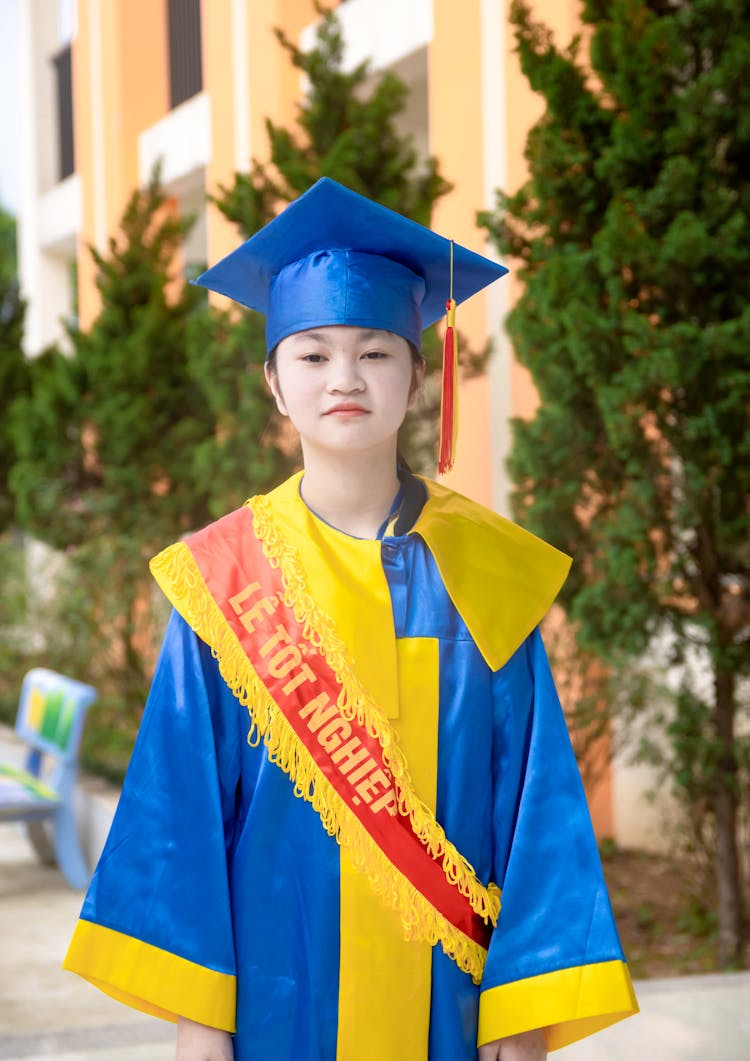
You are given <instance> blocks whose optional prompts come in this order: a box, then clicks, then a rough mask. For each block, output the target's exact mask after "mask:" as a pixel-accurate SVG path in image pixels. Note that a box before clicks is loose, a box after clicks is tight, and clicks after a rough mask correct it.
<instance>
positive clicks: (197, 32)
mask: <svg viewBox="0 0 750 1061" xmlns="http://www.w3.org/2000/svg"><path fill="white" fill-rule="evenodd" d="M167 17H168V32H169V105H170V107H172V108H174V107H177V106H179V105H180V103H184V102H185V100H186V99H190V97H191V96H195V95H196V94H197V93H198V92H200V91H201V89H202V88H203V70H202V55H201V5H200V0H167Z"/></svg>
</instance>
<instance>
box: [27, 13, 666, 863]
mask: <svg viewBox="0 0 750 1061" xmlns="http://www.w3.org/2000/svg"><path fill="white" fill-rule="evenodd" d="M509 7H510V0H464V2H463V3H461V4H457V3H455V0H409V2H408V3H406V4H405V3H403V0H344V2H342V3H340V4H338V15H339V18H340V21H341V25H342V29H343V33H344V39H345V43H346V63H347V64H351V65H354V64H356V63H358V62H360V61H361V60H363V59H365V58H367V59H369V61H370V63H371V66H372V69H373V71H374V72H376V73H377V72H381V71H385V70H393V71H395V72H396V73H397V74H398V75H399V76H400V77H401V78H402V80H404V81H405V82H406V84H407V86H408V88H409V103H408V107H407V108H406V111H405V113H404V115H403V127H404V130H405V131H409V132H410V133H412V135H413V136H414V137H415V141H416V143H417V144H418V146H419V147H420V148H421V149H422V150H423V151H424V152H425V153H428V152H429V153H430V154H432V155H435V156H436V157H437V158H438V160H439V163H440V168H441V172H442V174H443V175H444V176H445V177H446V178H447V179H448V180H449V181H450V182H451V183H452V184H453V185H454V190H453V191H452V192H451V194H450V195H448V196H446V197H445V198H443V199H441V200H440V201H439V202H438V204H437V206H436V210H435V215H434V217H433V224H434V227H435V228H436V229H437V230H438V231H440V232H442V233H444V234H446V235H450V236H451V237H452V238H454V239H456V240H457V241H459V242H461V243H463V244H465V245H466V246H468V247H471V248H473V249H475V250H477V251H479V252H480V253H485V254H489V255H491V254H492V253H493V251H492V249H491V248H489V247H488V246H487V245H486V242H485V240H484V238H483V233H482V232H480V230H479V229H478V228H477V227H476V224H475V217H476V212H477V211H478V210H481V209H484V208H488V207H492V206H493V205H494V192H495V189H497V188H502V189H504V190H507V191H512V190H514V189H515V188H516V187H518V185H519V184H520V183H521V182H522V181H523V179H524V173H525V170H524V161H523V148H524V143H525V139H526V135H527V132H528V130H529V128H530V127H531V125H532V124H533V123H534V121H535V120H536V119H537V118H538V116H539V114H540V112H541V104H540V102H539V100H538V99H536V98H535V97H534V96H533V94H532V93H531V91H530V89H529V87H528V85H527V83H526V81H525V79H524V78H523V75H522V74H521V71H520V68H519V65H518V61H517V57H516V56H515V54H514V51H513V44H514V42H513V38H512V32H511V28H510V26H509V22H508V11H509ZM533 7H534V9H535V13H536V14H537V15H538V17H539V18H540V19H541V20H543V21H544V22H545V23H546V24H547V25H549V26H551V27H552V28H553V30H554V32H555V33H556V35H557V36H558V39H559V40H560V41H562V42H565V41H567V40H569V38H570V37H571V36H572V34H573V32H574V31H575V29H576V11H577V7H578V5H577V3H576V0H534V4H533ZM20 8H21V10H20V22H21V25H20V39H19V56H20V66H21V71H22V73H21V78H22V85H21V92H20V93H19V99H21V100H22V104H21V105H22V110H23V113H22V116H21V119H22V120H21V124H22V127H23V129H24V146H23V158H22V167H23V180H22V186H23V193H22V196H23V197H22V201H21V205H20V217H19V235H20V239H19V259H20V274H21V283H22V289H23V292H24V294H25V296H26V297H27V299H28V316H27V329H26V343H27V352H28V353H29V355H31V356H33V355H35V354H37V353H38V352H39V351H41V350H42V349H43V348H44V347H45V346H46V345H47V344H49V343H50V342H53V341H57V340H59V339H60V337H61V334H62V325H61V322H62V321H63V320H64V319H65V318H67V317H70V316H71V315H77V316H78V319H79V321H80V323H81V325H82V326H84V327H85V326H86V325H87V324H88V323H90V322H91V321H92V320H93V319H94V317H95V316H96V313H97V310H98V303H97V291H96V287H95V284H94V263H93V261H92V258H91V254H90V252H89V247H91V246H93V247H95V248H97V249H98V250H100V251H106V247H107V243H108V240H109V239H110V237H111V236H112V235H113V234H114V233H115V232H116V230H117V226H118V222H119V218H120V216H121V214H122V211H123V208H124V206H125V204H126V202H127V200H128V198H129V196H130V194H131V193H132V191H133V189H134V188H135V187H137V186H138V185H139V184H142V183H144V182H145V181H146V180H147V179H148V177H149V174H150V173H151V170H152V167H153V166H154V164H155V163H156V162H157V161H159V162H160V163H161V166H162V179H163V181H164V183H165V185H166V187H167V189H168V191H169V192H170V194H171V195H172V196H173V197H174V199H175V200H176V201H177V203H178V204H179V207H180V208H181V209H183V210H186V211H189V212H191V213H194V214H195V215H196V217H197V223H196V224H195V226H194V228H193V230H192V233H191V236H190V239H189V243H188V245H187V246H186V248H185V257H186V259H187V261H186V265H187V266H188V267H190V266H196V265H205V264H206V263H208V264H211V263H213V262H215V261H217V260H218V259H219V258H220V257H221V256H222V255H223V254H225V253H227V252H228V251H229V250H230V249H231V248H232V247H234V246H235V245H236V243H237V232H236V230H235V229H234V228H233V226H231V225H230V224H229V223H228V222H227V221H226V220H225V219H224V218H223V217H222V215H221V214H220V213H219V211H218V210H217V209H216V208H215V207H213V206H211V205H210V204H209V203H208V202H207V195H209V194H211V193H215V192H216V191H217V190H218V187H219V185H230V184H231V183H232V180H233V175H234V173H235V172H236V171H244V170H247V169H248V168H249V165H250V160H251V159H253V158H254V159H257V160H259V161H261V162H262V161H265V160H266V159H267V157H268V142H267V138H266V133H265V125H264V122H265V120H266V118H270V119H272V120H273V121H274V122H275V123H277V124H281V125H290V124H292V123H293V121H294V116H295V108H296V106H297V104H298V102H299V100H300V98H301V96H302V93H303V92H304V90H305V89H304V84H303V83H302V82H301V78H300V76H299V73H298V71H296V70H295V69H294V68H293V67H292V66H291V64H290V62H289V60H288V56H287V54H286V52H285V51H284V50H283V49H282V48H281V47H280V45H279V43H278V41H277V40H276V37H275V36H274V33H273V30H274V27H282V28H283V29H284V31H285V33H286V34H287V36H288V37H290V38H291V39H292V40H295V41H298V42H299V43H300V45H301V46H302V47H305V46H306V45H309V44H310V43H311V40H312V36H313V34H314V29H315V24H316V19H317V18H318V15H317V13H316V9H315V5H314V2H313V0H25V2H24V3H23V4H21V5H20ZM517 293H518V282H517V281H516V280H515V279H514V277H513V274H512V273H511V276H510V277H509V278H508V279H506V280H504V281H502V282H501V283H498V284H495V285H493V286H492V288H491V289H490V290H489V291H488V292H486V293H483V294H480V295H479V296H477V297H475V298H474V299H472V300H471V302H470V303H468V304H466V305H465V306H463V307H461V310H460V321H459V327H460V330H461V331H462V332H463V333H465V334H466V335H467V336H468V337H469V339H470V341H471V342H472V345H473V346H474V347H475V348H478V347H481V346H482V345H483V343H484V342H485V341H486V340H487V339H491V341H492V356H491V360H490V364H489V369H488V372H487V374H486V375H484V376H483V377H481V378H476V379H472V380H470V381H467V382H464V384H463V385H462V392H461V441H460V447H459V454H458V460H457V463H456V467H455V468H454V470H453V471H452V472H451V474H450V476H449V477H448V481H449V483H450V485H452V486H454V487H455V488H456V489H459V490H461V491H462V492H463V493H465V494H468V495H469V496H471V497H473V498H475V499H476V500H478V501H480V502H482V503H484V504H486V505H488V506H490V507H492V508H494V509H495V510H497V511H499V512H503V513H507V508H508V495H509V482H508V478H507V473H506V470H505V458H506V456H507V453H508V450H509V444H510V432H509V420H510V417H511V416H514V415H527V414H528V413H529V412H530V411H531V410H532V409H533V406H534V402H535V395H534V390H533V387H532V385H531V383H530V381H529V379H528V377H527V375H526V373H525V371H524V370H523V369H522V368H521V367H520V366H518V364H517V363H515V361H514V358H513V353H512V349H511V347H510V344H509V341H508V339H507V337H506V335H505V333H504V330H503V320H504V317H505V315H506V314H507V312H508V309H509V306H510V305H511V303H512V301H513V299H514V298H515V297H516V295H517ZM591 796H592V809H593V813H594V818H595V822H596V826H597V829H598V831H599V833H600V834H602V835H615V836H617V838H618V839H619V840H620V841H621V842H624V843H634V842H637V843H643V842H644V841H645V842H648V841H649V830H654V836H656V835H658V833H657V831H656V825H655V823H649V821H648V808H647V806H646V805H645V804H644V803H643V802H642V801H640V800H639V801H637V803H635V804H634V801H633V790H632V785H631V783H630V772H629V771H628V770H627V769H624V768H619V769H618V770H616V771H614V772H613V773H609V772H607V773H606V774H605V777H604V780H603V781H600V783H599V784H598V785H597V787H596V789H595V790H594V791H593V792H592V793H591ZM634 806H638V807H639V810H638V812H637V814H634V812H633V807H634ZM644 828H645V830H646V831H645V833H644Z"/></svg>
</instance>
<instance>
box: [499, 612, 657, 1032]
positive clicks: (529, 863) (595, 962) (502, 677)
mask: <svg viewBox="0 0 750 1061" xmlns="http://www.w3.org/2000/svg"><path fill="white" fill-rule="evenodd" d="M493 697H494V703H495V734H494V741H493V758H494V763H493V772H494V776H495V778H496V781H495V787H494V793H493V827H494V845H495V846H494V866H493V869H494V872H495V874H496V876H495V879H496V880H498V881H499V882H500V883H501V887H502V909H501V911H500V917H499V919H498V923H497V927H496V929H495V931H494V932H493V936H492V939H491V942H490V947H489V952H488V957H487V964H486V967H485V972H484V979H483V982H482V988H481V994H480V1003H479V1037H478V1042H479V1044H480V1045H482V1044H483V1043H487V1042H492V1041H494V1040H495V1039H500V1038H503V1037H505V1036H508V1035H514V1034H517V1033H519V1032H523V1031H528V1030H531V1029H533V1028H545V1029H546V1037H547V1048H548V1050H555V1049H558V1048H559V1047H562V1046H566V1045H567V1044H568V1043H572V1042H575V1041H576V1040H577V1039H581V1038H583V1037H584V1036H586V1035H590V1034H591V1033H593V1032H595V1031H599V1030H600V1029H602V1028H604V1027H606V1026H607V1025H609V1024H613V1023H614V1022H615V1021H617V1020H620V1019H622V1018H623V1017H627V1016H629V1015H630V1014H632V1013H635V1012H637V1010H638V1005H637V1002H636V999H635V995H634V992H633V987H632V984H631V980H630V974H629V971H628V967H627V965H626V964H625V959H624V957H623V953H622V949H621V947H620V942H619V938H618V935H617V928H616V926H615V922H614V918H613V915H612V909H611V906H610V903H609V897H608V894H607V888H606V885H605V882H604V877H603V873H602V868H601V862H600V859H599V853H598V849H597V845H596V840H595V837H594V833H593V828H592V825H591V820H590V817H589V812H588V807H587V804H586V798H585V795H584V792H583V786H582V783H581V779H580V774H579V772H578V767H577V764H576V761H575V756H574V754H573V749H572V747H571V744H570V739H569V736H568V732H567V728H566V725H565V719H564V717H563V713H562V709H561V707H560V703H559V700H558V697H557V692H556V690H555V686H554V683H553V679H552V675H551V673H550V669H549V664H548V662H547V657H546V654H545V651H544V646H543V644H542V640H541V636H540V634H539V632H538V631H535V632H534V633H533V634H532V635H531V636H530V637H529V638H528V639H527V641H526V642H525V643H524V644H523V645H522V646H521V648H519V649H518V651H517V652H516V653H515V655H514V656H513V657H512V658H511V659H510V660H509V662H508V663H507V664H505V666H504V667H502V668H501V669H500V670H499V671H497V672H496V674H495V675H494V677H493Z"/></svg>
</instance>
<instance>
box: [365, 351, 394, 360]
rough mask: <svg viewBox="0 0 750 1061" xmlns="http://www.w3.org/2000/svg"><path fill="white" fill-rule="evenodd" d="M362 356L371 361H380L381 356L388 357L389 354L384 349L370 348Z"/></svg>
mask: <svg viewBox="0 0 750 1061" xmlns="http://www.w3.org/2000/svg"><path fill="white" fill-rule="evenodd" d="M362 357H364V358H367V359H368V360H369V361H378V360H380V358H383V357H388V354H386V352H385V351H384V350H368V351H367V353H366V354H363V355H362Z"/></svg>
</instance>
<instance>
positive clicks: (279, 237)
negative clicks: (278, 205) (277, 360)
mask: <svg viewBox="0 0 750 1061" xmlns="http://www.w3.org/2000/svg"><path fill="white" fill-rule="evenodd" d="M451 250H452V254H453V262H452V265H453V298H454V299H455V301H456V303H459V304H460V303H461V302H464V301H465V300H466V299H467V298H470V297H471V295H474V294H476V292H478V291H481V290H482V288H484V287H486V286H487V285H488V284H490V283H492V282H493V281H494V280H497V279H499V278H500V277H501V276H503V275H504V274H505V273H507V271H508V270H507V269H506V268H505V267H504V266H502V265H500V264H498V263H497V262H494V261H491V260H490V259H489V258H484V257H482V255H480V254H475V253H474V252H473V251H470V250H468V249H467V248H465V247H462V246H460V245H458V244H452V242H451V240H449V239H446V238H445V237H444V236H440V235H438V234H437V233H435V232H432V231H431V230H430V229H428V228H425V227H424V226H423V225H420V224H418V223H417V222H416V221H411V220H409V219H408V218H406V217H403V216H402V215H401V214H397V213H396V212H395V211H393V210H389V209H388V208H387V207H384V206H381V205H380V204H379V203H376V202H373V201H372V200H370V199H366V198H365V197H364V196H362V195H359V194H358V193H357V192H353V191H351V189H349V188H345V187H344V186H343V185H341V184H338V183H337V182H336V181H333V180H331V179H330V178H328V177H323V178H321V179H320V180H319V181H317V183H316V184H314V185H313V186H312V187H311V188H310V189H309V190H308V191H306V192H305V193H304V194H303V195H301V196H300V197H299V199H296V200H295V201H294V202H292V203H290V204H289V206H287V207H286V208H285V209H284V210H283V211H282V212H281V213H280V214H279V215H278V216H277V217H275V218H274V219H273V220H272V221H270V222H269V223H268V224H267V225H265V226H264V227H263V228H262V229H260V230H259V231H258V232H256V233H255V235H254V236H252V237H251V238H250V239H249V240H247V241H246V242H245V243H243V244H241V245H240V246H239V247H237V248H236V249H235V250H234V251H232V252H231V253H230V254H228V255H227V256H226V257H224V258H222V259H221V261H219V262H217V264H216V265H214V266H213V267H212V268H210V269H208V270H207V271H206V272H205V273H203V274H202V275H201V276H200V277H198V279H197V281H196V283H198V284H200V285H201V286H203V287H207V288H209V289H210V290H212V291H216V292H218V293H219V294H222V295H226V296H227V297H228V298H231V299H234V300H235V301H236V302H239V303H241V304H242V305H243V306H247V307H249V308H250V309H254V310H257V311H258V312H260V313H263V314H265V315H266V318H267V320H266V341H267V345H268V350H269V351H270V350H272V349H273V348H274V347H275V346H276V344H277V343H278V342H280V340H281V339H283V338H285V337H286V336H287V335H292V334H293V333H294V332H298V331H303V330H306V329H308V328H313V327H323V326H326V325H332V324H355V325H358V326H360V327H367V328H380V329H384V330H387V331H393V332H395V333H396V334H397V335H402V336H403V337H404V338H405V339H408V340H409V341H410V342H412V343H413V344H414V346H416V347H417V349H419V346H420V342H421V334H422V330H423V329H424V328H427V327H429V325H431V324H434V323H435V321H437V320H439V319H440V318H441V317H442V316H444V314H445V310H446V301H447V300H448V298H449V297H450V287H451Z"/></svg>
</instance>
